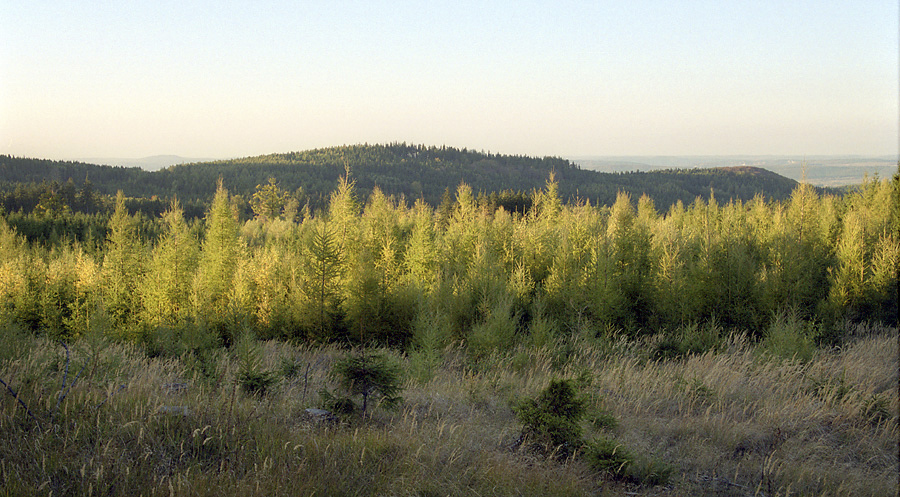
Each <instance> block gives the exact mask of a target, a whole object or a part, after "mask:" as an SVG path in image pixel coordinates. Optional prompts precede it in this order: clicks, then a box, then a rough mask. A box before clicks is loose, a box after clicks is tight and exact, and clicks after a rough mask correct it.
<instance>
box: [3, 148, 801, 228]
mask: <svg viewBox="0 0 900 497" xmlns="http://www.w3.org/2000/svg"><path fill="white" fill-rule="evenodd" d="M346 169H349V170H350V172H351V178H353V179H354V180H355V181H356V186H357V190H358V191H359V193H360V196H361V198H362V199H365V198H366V197H367V195H368V193H369V192H371V191H372V189H373V188H374V187H376V186H378V187H379V188H381V190H382V191H384V192H385V193H386V194H389V195H396V196H399V195H403V196H404V197H405V198H406V199H407V200H408V201H410V202H411V201H413V200H415V199H418V198H423V199H424V200H425V201H427V202H428V203H430V204H431V205H435V206H436V205H437V204H439V203H440V202H441V199H442V196H443V195H444V192H445V191H446V190H448V189H449V191H450V192H451V193H454V192H455V190H456V187H457V186H458V185H459V184H460V183H461V182H466V183H467V184H469V185H470V186H471V187H472V189H473V190H474V191H475V192H476V193H483V194H489V193H491V192H501V191H507V192H522V193H526V194H527V193H530V192H531V191H532V190H534V189H540V188H542V187H543V186H544V184H545V183H546V181H547V178H548V177H549V175H550V173H551V172H554V173H555V176H556V179H557V181H558V182H559V191H560V195H561V196H562V198H563V201H570V200H573V199H584V200H588V201H590V202H591V203H592V204H601V205H603V204H606V205H609V204H612V203H613V202H614V201H615V198H616V194H617V192H619V191H624V192H627V193H629V194H631V195H632V197H635V198H637V197H639V196H640V195H642V194H647V195H649V196H650V197H651V198H652V199H653V200H654V202H655V204H656V206H657V208H658V209H659V210H662V211H665V210H667V209H668V207H669V206H670V205H672V204H673V203H675V202H677V201H679V200H680V201H682V202H684V203H685V204H689V203H690V202H693V200H694V199H695V198H697V197H698V196H699V197H704V198H706V197H708V196H709V194H710V192H713V193H714V194H715V196H716V198H717V199H718V200H719V201H721V202H727V201H728V200H729V199H731V198H735V199H740V200H742V201H746V200H749V199H751V198H753V197H754V196H755V195H758V194H762V195H763V196H764V197H766V198H767V199H776V200H777V199H784V198H787V197H788V196H790V194H791V192H792V191H793V189H794V187H795V186H796V185H797V182H796V181H794V180H791V179H788V178H785V177H783V176H779V175H777V174H775V173H772V172H769V171H766V170H764V169H759V168H754V167H731V168H715V169H690V170H685V169H670V170H656V171H646V172H629V173H601V172H596V171H591V170H586V169H582V168H581V167H579V166H578V165H576V164H574V163H572V162H570V161H568V160H565V159H560V158H554V157H544V158H534V157H525V156H512V155H498V154H490V153H484V152H477V151H474V150H467V149H458V148H451V147H425V146H422V145H407V144H405V143H393V144H388V145H351V146H342V147H331V148H324V149H316V150H308V151H303V152H291V153H284V154H271V155H264V156H258V157H247V158H242V159H233V160H222V161H213V162H202V163H193V164H180V165H174V166H170V167H167V168H165V169H162V170H159V171H146V170H143V169H140V168H136V167H131V168H128V167H112V166H101V165H94V164H86V163H80V162H61V161H49V160H41V159H25V158H17V157H10V156H0V190H4V191H7V192H9V191H12V190H14V189H15V188H16V187H17V186H19V185H22V184H28V183H41V182H54V181H55V182H58V183H65V182H67V181H69V180H70V179H71V180H72V182H73V183H74V185H75V186H79V187H80V185H82V184H83V183H84V182H85V180H88V181H90V182H91V184H92V188H93V190H94V191H96V192H97V193H101V194H108V195H112V194H115V192H116V191H117V190H120V189H121V190H122V191H123V192H124V193H125V194H126V195H127V196H130V197H145V198H149V197H152V196H158V197H160V198H170V197H171V196H172V195H177V196H178V197H179V198H180V199H182V200H187V201H206V200H208V199H210V198H211V197H212V194H213V193H214V191H215V188H216V182H217V180H218V178H220V177H221V178H222V180H223V182H224V184H225V186H226V187H227V188H228V189H229V190H230V191H231V192H232V193H233V194H238V195H243V196H245V198H246V197H247V196H249V195H252V194H253V192H254V191H255V189H256V187H257V185H260V184H264V183H266V182H267V181H268V179H269V178H270V177H274V178H275V179H276V180H277V181H278V184H279V186H280V187H281V188H282V189H284V190H287V191H289V192H292V193H295V194H296V193H297V190H298V189H300V188H302V196H303V198H305V199H306V200H308V201H309V202H310V204H311V205H312V206H313V207H319V206H323V205H325V204H326V202H327V199H328V197H329V195H330V194H331V192H332V191H333V190H334V189H335V186H336V185H337V180H338V178H339V176H341V175H342V174H344V171H345V170H346Z"/></svg>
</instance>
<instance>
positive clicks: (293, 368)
mask: <svg viewBox="0 0 900 497" xmlns="http://www.w3.org/2000/svg"><path fill="white" fill-rule="evenodd" d="M280 366H281V367H280V368H279V369H280V372H281V376H283V377H284V378H285V379H288V380H290V379H292V378H296V377H298V376H300V372H301V371H303V363H302V362H301V361H298V360H296V359H294V358H292V357H282V358H281V365H280Z"/></svg>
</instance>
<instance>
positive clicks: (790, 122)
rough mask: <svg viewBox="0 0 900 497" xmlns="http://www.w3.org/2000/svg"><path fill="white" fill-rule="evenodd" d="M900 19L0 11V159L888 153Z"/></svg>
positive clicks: (135, 8) (572, 5)
mask: <svg viewBox="0 0 900 497" xmlns="http://www.w3.org/2000/svg"><path fill="white" fill-rule="evenodd" d="M898 31H900V30H898V4H897V3H896V2H888V1H882V0H879V1H863V2H847V3H825V4H823V3H821V2H788V3H786V4H785V3H783V2H774V1H764V2H752V3H747V4H743V3H742V4H730V3H725V4H723V3H720V2H709V1H688V2H674V3H673V2H662V1H656V0H641V1H637V2H631V3H627V4H623V3H621V2H615V3H613V2H556V3H552V4H551V3H547V4H542V3H520V2H497V3H492V4H489V5H484V4H482V3H478V2H452V3H451V2H429V3H417V2H399V3H398V2H365V3H355V2H337V3H334V2H328V3H325V2H313V3H310V4H304V5H297V4H294V3H291V2H267V3H265V4H250V3H224V4H223V3H218V2H216V3H213V2H189V3H184V2H154V3H141V4H138V5H134V4H130V5H124V4H116V3H113V4H94V3H88V2H79V1H73V2H51V1H37V2H29V3H15V2H5V3H4V4H3V5H2V7H0V71H2V78H0V153H2V154H10V155H17V156H28V157H40V158H47V159H56V160H72V159H74V158H79V157H134V158H143V157H148V156H154V155H159V154H177V155H179V156H183V157H204V158H205V157H247V156H255V155H263V154H268V153H278V152H288V151H293V150H307V149H313V148H323V147H330V146H338V145H342V144H355V143H388V142H395V141H405V142H407V143H422V144H426V145H437V146H440V145H442V144H445V145H448V146H454V147H460V148H463V147H465V148H469V149H475V150H485V151H491V152H495V153H503V154H515V155H530V156H558V157H584V156H606V157H609V156H660V155H661V156H685V155H688V156H698V155H712V156H715V155H728V156H734V155H779V156H780V155H787V156H798V157H801V156H821V155H862V156H867V157H871V156H886V155H893V154H896V153H897V151H898V135H900V127H898V115H900V105H898V92H900V89H898V88H900V87H898V74H900V67H898V49H897V47H898V43H900V42H898Z"/></svg>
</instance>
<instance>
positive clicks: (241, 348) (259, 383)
mask: <svg viewBox="0 0 900 497" xmlns="http://www.w3.org/2000/svg"><path fill="white" fill-rule="evenodd" d="M235 353H236V355H237V359H238V363H239V365H240V366H239V370H238V376H237V382H238V384H239V385H240V386H241V390H243V391H244V392H246V393H249V394H253V395H265V394H266V393H268V391H269V389H270V388H271V387H272V386H273V385H275V383H276V382H277V381H278V377H277V375H276V374H275V372H274V371H264V370H262V360H261V359H260V357H259V355H260V351H259V343H258V342H257V341H256V338H255V337H254V336H253V335H252V333H250V332H249V331H247V332H244V334H243V335H241V337H240V338H239V339H238V341H237V343H236V344H235Z"/></svg>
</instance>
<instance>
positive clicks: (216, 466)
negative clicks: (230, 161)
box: [0, 327, 900, 496]
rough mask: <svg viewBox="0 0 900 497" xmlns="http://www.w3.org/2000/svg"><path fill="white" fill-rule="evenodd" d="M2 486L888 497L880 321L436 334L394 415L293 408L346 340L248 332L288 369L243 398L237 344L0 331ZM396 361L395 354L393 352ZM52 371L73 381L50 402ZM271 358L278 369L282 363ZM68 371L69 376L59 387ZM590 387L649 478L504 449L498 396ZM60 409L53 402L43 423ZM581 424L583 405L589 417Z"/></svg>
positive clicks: (509, 400)
mask: <svg viewBox="0 0 900 497" xmlns="http://www.w3.org/2000/svg"><path fill="white" fill-rule="evenodd" d="M0 333H2V340H0V378H2V379H3V380H4V381H6V382H7V383H8V384H10V385H11V386H12V387H13V388H14V389H15V390H16V392H17V393H18V396H19V399H21V400H22V403H24V404H25V405H27V406H28V407H29V409H30V410H31V411H32V412H33V413H34V415H35V417H36V418H37V419H38V420H39V422H40V425H41V427H40V428H39V427H38V423H36V422H35V420H34V419H32V418H31V417H29V416H28V414H27V413H26V412H25V411H24V409H23V407H22V404H20V403H19V402H17V400H16V399H14V398H13V397H12V395H10V394H8V393H7V394H3V397H0V494H3V495H51V494H52V495H200V496H203V495H223V494H225V495H419V496H428V495H435V496H437V495H635V494H637V495H645V494H646V495H651V494H659V493H663V494H665V495H767V496H775V495H834V496H838V495H858V496H867V495H868V496H881V495H893V494H895V492H896V489H897V483H898V482H897V474H898V461H897V440H898V437H900V430H898V415H897V412H898V398H897V381H898V378H897V372H898V359H897V357H898V350H897V330H896V329H890V330H888V329H869V330H862V331H860V332H857V333H851V335H852V336H853V338H852V339H851V340H849V341H848V342H847V343H846V344H845V345H844V346H843V347H842V348H835V349H828V350H826V349H819V350H818V351H817V352H816V353H815V354H812V355H811V356H810V357H809V358H804V359H803V360H800V358H797V357H793V356H791V357H786V358H785V357H783V356H779V355H772V354H764V353H760V350H761V349H763V348H764V347H765V345H764V343H765V342H762V344H754V343H751V342H750V341H749V340H748V339H746V338H745V337H743V336H730V337H723V338H721V340H720V341H719V343H718V345H717V346H716V347H714V348H710V349H709V350H707V351H706V352H700V353H693V354H692V353H687V354H685V355H682V356H679V357H678V358H674V359H665V360H664V359H656V358H654V356H653V353H652V350H653V348H652V343H651V342H652V338H646V339H644V341H625V340H618V339H616V338H614V337H607V338H605V339H604V341H598V340H591V339H588V338H585V337H580V338H579V337H568V338H565V339H554V340H552V341H549V343H548V344H547V345H545V346H543V347H537V348H526V347H524V346H519V347H518V348H514V349H511V350H508V351H499V350H498V351H495V352H492V353H486V354H484V355H482V356H479V357H478V358H477V359H476V358H473V357H472V355H471V354H469V353H467V351H465V350H462V349H459V348H456V347H455V346H453V345H450V346H447V347H445V348H442V349H440V350H439V351H438V352H437V357H439V360H438V361H436V362H435V363H434V367H433V369H432V371H431V372H432V374H430V375H428V376H421V375H420V376H417V377H410V378H409V379H408V380H407V381H406V382H405V384H404V386H405V391H404V393H403V396H404V398H405V402H404V404H403V405H402V406H401V407H400V409H398V410H395V411H387V410H383V409H378V408H377V406H376V408H375V409H374V410H373V412H372V416H371V417H370V418H369V419H367V420H363V419H361V418H355V417H351V418H348V419H346V420H344V421H342V422H341V423H338V424H328V423H319V422H317V421H315V420H313V419H311V418H309V417H307V416H306V413H305V409H306V408H308V407H315V406H317V404H318V402H319V399H318V398H317V396H316V394H315V393H314V392H316V391H318V390H319V389H321V388H323V387H329V388H332V387H333V386H334V385H331V384H330V383H329V382H330V381H332V380H330V379H329V375H328V372H329V371H330V369H331V366H332V365H333V364H334V363H335V361H336V360H337V359H338V358H339V357H341V356H342V355H343V352H342V351H341V350H339V349H336V348H333V347H323V348H312V347H308V346H295V345H291V344H287V343H280V342H274V341H270V342H260V343H259V344H257V351H258V355H257V356H256V357H257V358H258V364H257V365H256V367H258V368H259V369H260V370H264V371H290V374H286V375H284V376H283V377H281V378H280V381H278V382H277V383H275V384H274V385H272V386H271V387H270V388H269V389H268V393H267V394H266V395H255V394H250V393H247V392H244V391H243V390H242V389H241V388H240V385H239V383H240V373H241V370H242V369H241V368H242V364H241V357H239V354H238V353H237V351H236V350H226V349H206V350H208V353H207V355H206V356H205V358H204V359H202V360H200V359H198V358H197V357H198V354H199V353H198V352H197V351H191V350H185V349H179V352H178V354H173V355H166V354H160V355H157V356H156V357H153V358H148V356H147V354H146V353H145V352H144V351H143V350H140V349H137V348H135V347H132V346H129V345H123V344H121V343H114V342H102V341H99V340H98V341H96V342H95V343H90V342H88V341H87V340H85V341H83V342H78V343H76V344H75V345H72V346H70V349H71V356H70V360H69V363H68V364H67V362H66V354H65V350H64V349H63V348H62V347H61V346H60V345H59V344H58V343H56V342H52V341H49V340H46V339H42V338H35V337H33V336H31V335H30V334H23V333H19V332H18V331H17V330H16V329H15V328H10V327H5V328H4V329H2V330H0ZM397 358H398V359H399V360H401V361H404V362H405V364H407V368H408V367H409V359H408V358H406V357H404V356H398V357H397ZM67 365H68V382H69V385H71V390H70V391H69V393H68V395H66V396H65V398H64V399H63V400H61V401H60V392H61V388H60V387H61V385H62V378H63V376H64V375H65V374H66V373H65V370H66V366H67ZM285 365H290V367H286V366H285ZM82 367H84V369H83V372H82V373H81V375H80V377H79V379H78V381H77V382H75V383H74V385H72V380H73V377H74V376H75V374H76V373H77V371H78V370H79V369H80V368H82ZM558 377H569V378H576V377H578V378H581V379H582V380H583V381H582V383H583V384H589V385H590V386H589V387H587V389H586V393H587V396H588V399H589V400H588V402H589V408H590V409H592V410H594V412H603V413H608V415H611V416H613V417H614V418H616V419H617V420H618V423H613V424H604V425H602V426H594V425H591V424H590V423H587V424H586V425H585V430H586V431H585V438H586V439H591V438H597V439H600V438H603V439H609V440H614V441H615V443H616V444H621V446H623V447H627V450H628V451H629V453H631V454H637V455H642V456H643V457H645V458H646V460H648V461H661V462H662V463H664V464H666V465H667V466H668V467H669V468H671V470H672V473H671V477H670V479H669V482H668V484H667V486H666V487H665V488H653V487H652V483H653V482H652V481H651V480H649V479H647V480H646V481H645V482H644V485H643V486H641V485H638V484H635V483H627V482H622V481H613V480H609V479H607V477H606V476H604V475H603V474H600V473H597V472H596V471H594V470H592V469H591V468H590V467H589V466H588V465H587V464H586V463H584V462H582V461H581V460H580V459H578V458H576V457H572V458H569V459H564V460H554V459H547V458H545V457H542V456H541V455H540V454H536V453H531V452H529V451H528V450H525V449H522V448H516V444H515V441H516V439H517V437H518V436H519V434H520V433H521V430H522V426H521V424H519V422H518V421H517V420H516V417H515V415H514V413H513V411H512V409H511V406H512V405H514V403H515V402H516V401H517V400H519V399H522V398H525V397H529V396H531V397H533V396H534V395H535V394H537V393H538V392H539V391H541V390H542V389H544V388H545V387H546V386H547V384H548V383H549V382H550V380H551V379H552V378H558ZM57 403H58V404H59V408H58V411H56V412H55V416H53V418H52V419H51V413H54V411H55V409H56V405H57ZM589 417H590V416H589Z"/></svg>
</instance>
